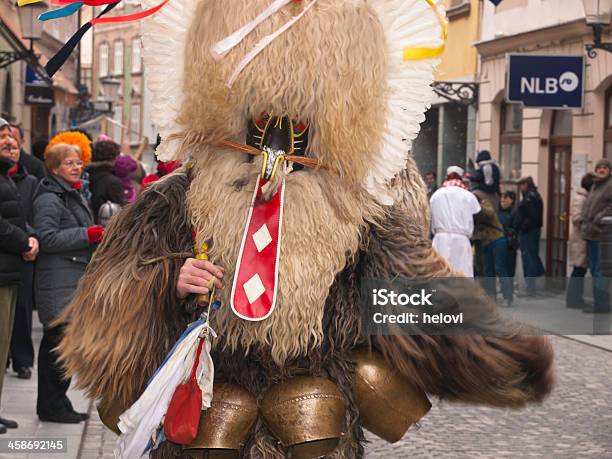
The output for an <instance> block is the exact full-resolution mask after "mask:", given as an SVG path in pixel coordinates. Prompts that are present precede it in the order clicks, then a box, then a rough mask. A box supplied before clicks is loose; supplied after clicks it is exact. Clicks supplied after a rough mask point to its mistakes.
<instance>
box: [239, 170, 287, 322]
mask: <svg viewBox="0 0 612 459" xmlns="http://www.w3.org/2000/svg"><path fill="white" fill-rule="evenodd" d="M266 183H268V180H267V179H266V178H265V177H264V175H263V174H262V175H260V176H259V178H258V180H257V186H256V189H255V192H254V193H253V199H252V201H251V207H250V210H249V216H248V218H247V222H246V228H245V230H244V235H243V236H242V244H241V245H240V254H239V255H238V264H237V265H236V274H235V275H234V282H233V284H232V293H231V298H230V303H231V306H232V311H234V313H235V314H236V315H237V316H239V317H241V318H242V319H245V320H250V321H260V320H264V319H266V318H267V317H269V316H270V314H272V311H273V310H274V306H275V304H276V296H277V291H278V269H279V264H280V263H279V262H280V249H281V232H282V225H283V203H284V196H285V179H284V178H283V180H282V181H281V183H280V185H279V187H278V189H277V191H276V193H275V194H274V195H273V196H272V197H271V198H270V200H268V201H266V200H265V199H263V196H262V195H263V192H262V187H263V186H264V185H265V184H266Z"/></svg>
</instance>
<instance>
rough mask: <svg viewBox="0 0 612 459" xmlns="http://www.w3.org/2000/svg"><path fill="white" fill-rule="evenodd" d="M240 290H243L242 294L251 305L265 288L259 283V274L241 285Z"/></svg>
mask: <svg viewBox="0 0 612 459" xmlns="http://www.w3.org/2000/svg"><path fill="white" fill-rule="evenodd" d="M242 288H243V289H244V293H246V296H247V299H248V300H249V303H251V304H252V303H253V302H254V301H256V300H257V298H259V297H260V296H261V295H262V294H263V293H264V292H265V291H266V288H265V287H264V285H263V283H262V282H261V278H260V277H259V274H255V275H254V276H253V277H251V278H250V279H249V280H248V281H246V282H245V283H244V284H243V285H242Z"/></svg>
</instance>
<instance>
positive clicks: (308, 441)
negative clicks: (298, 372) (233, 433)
mask: <svg viewBox="0 0 612 459" xmlns="http://www.w3.org/2000/svg"><path fill="white" fill-rule="evenodd" d="M345 413H346V402H345V399H344V396H343V395H342V393H341V392H340V390H339V389H338V387H337V386H336V385H335V384H334V383H333V382H331V381H329V380H328V379H326V378H319V377H312V376H299V377H296V378H293V379H290V380H288V381H285V382H282V383H280V384H277V385H275V386H273V387H272V388H271V389H270V390H268V392H267V393H266V394H265V396H264V398H263V400H262V403H261V414H262V418H263V420H264V422H265V424H266V426H267V427H268V429H270V431H271V432H272V434H273V435H274V436H275V437H276V438H277V439H278V440H279V441H280V443H281V445H282V446H283V447H285V448H288V449H289V451H290V453H289V454H290V457H291V458H293V459H313V458H318V457H321V456H325V455H328V454H330V453H332V452H333V451H334V450H335V449H336V447H337V446H338V442H339V440H340V437H341V436H342V435H343V427H344V418H345Z"/></svg>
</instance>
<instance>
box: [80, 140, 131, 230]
mask: <svg viewBox="0 0 612 459" xmlns="http://www.w3.org/2000/svg"><path fill="white" fill-rule="evenodd" d="M120 154H121V147H120V146H119V144H117V143H115V142H113V141H112V140H101V141H98V142H96V143H94V145H93V150H92V162H91V164H90V165H89V166H88V167H87V169H86V172H87V173H88V174H89V189H90V190H91V207H92V211H93V215H94V218H95V220H96V223H98V224H105V223H106V219H107V218H108V219H110V216H112V214H113V213H115V212H116V210H114V209H117V210H118V209H119V208H120V207H121V206H123V205H124V204H125V198H124V195H123V184H122V183H121V180H120V179H119V177H117V176H116V175H115V161H116V160H117V158H118V157H119V155H120ZM106 203H109V206H110V207H111V208H112V209H113V210H112V211H111V212H110V213H111V215H106V214H105V216H103V215H101V214H100V208H101V207H102V205H104V204H106ZM113 205H114V206H113ZM101 219H102V220H101Z"/></svg>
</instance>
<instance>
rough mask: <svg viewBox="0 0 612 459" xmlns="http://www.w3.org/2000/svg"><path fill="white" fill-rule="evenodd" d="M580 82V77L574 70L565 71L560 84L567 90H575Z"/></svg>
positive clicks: (560, 78)
mask: <svg viewBox="0 0 612 459" xmlns="http://www.w3.org/2000/svg"><path fill="white" fill-rule="evenodd" d="M579 84H580V78H578V75H576V74H575V73H574V72H565V73H564V74H562V75H561V76H560V77H559V86H560V87H561V89H563V90H564V91H565V92H574V91H575V90H576V89H578V85H579Z"/></svg>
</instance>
